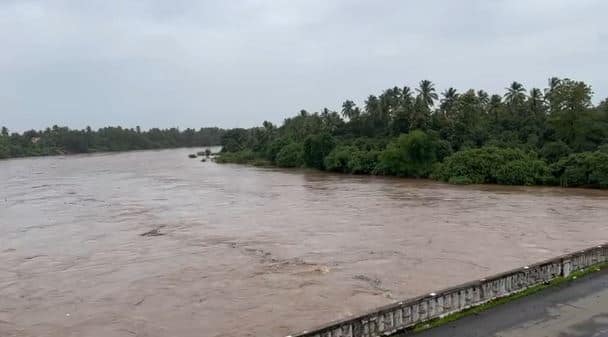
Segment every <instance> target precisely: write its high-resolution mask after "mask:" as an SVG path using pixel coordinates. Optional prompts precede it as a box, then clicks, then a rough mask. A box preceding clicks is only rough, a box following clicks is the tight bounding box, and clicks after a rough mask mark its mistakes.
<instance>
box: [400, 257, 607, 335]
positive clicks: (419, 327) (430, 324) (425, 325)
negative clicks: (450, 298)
mask: <svg viewBox="0 0 608 337" xmlns="http://www.w3.org/2000/svg"><path fill="white" fill-rule="evenodd" d="M606 268H608V262H605V263H601V264H597V265H595V266H591V267H588V268H585V269H581V270H578V271H575V272H573V273H572V274H570V275H568V277H562V276H560V277H557V278H555V279H553V280H551V281H549V282H547V283H542V284H538V285H535V286H532V287H530V288H527V289H526V290H523V291H520V292H518V293H515V294H512V295H509V296H505V297H501V298H497V299H494V300H490V301H488V302H486V303H484V304H481V305H478V306H475V307H471V308H469V309H466V310H463V311H459V312H456V313H453V314H449V315H447V316H445V317H439V318H434V319H432V320H430V321H427V322H422V323H418V324H416V325H414V326H413V327H411V328H409V329H407V331H413V332H421V331H424V330H428V329H432V328H436V327H439V326H441V325H444V324H448V323H451V322H454V321H457V320H459V319H461V318H464V317H467V316H470V315H477V314H479V313H482V312H484V311H486V310H489V309H491V308H494V307H496V306H499V305H502V304H506V303H509V302H513V301H515V300H518V299H520V298H523V297H526V296H530V295H533V294H536V293H538V292H541V291H543V290H545V289H548V288H551V287H555V286H558V285H562V284H565V283H568V282H572V281H574V280H576V279H578V278H581V277H583V276H586V275H588V274H592V273H595V272H598V271H600V270H603V269H606Z"/></svg>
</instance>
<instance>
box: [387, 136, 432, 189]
mask: <svg viewBox="0 0 608 337" xmlns="http://www.w3.org/2000/svg"><path fill="white" fill-rule="evenodd" d="M436 151H437V143H436V140H435V139H434V138H433V137H431V136H429V135H427V134H426V133H424V132H423V131H420V130H415V131H412V132H410V133H409V134H402V135H401V136H399V138H397V139H396V140H395V141H393V142H391V143H390V144H389V145H388V146H387V147H386V150H384V151H382V153H381V154H380V163H379V169H380V170H381V171H382V172H383V173H385V174H393V175H398V176H410V177H427V176H428V175H429V174H430V173H431V171H432V167H433V164H434V163H435V162H436V161H437V154H436Z"/></svg>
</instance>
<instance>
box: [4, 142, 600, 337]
mask: <svg viewBox="0 0 608 337" xmlns="http://www.w3.org/2000/svg"><path fill="white" fill-rule="evenodd" d="M192 151H193V150H188V149H180V150H166V151H144V152H129V153H120V154H96V155H83V156H69V157H52V158H51V157H49V158H33V159H16V160H5V161H0V261H1V263H0V336H3V337H8V336H32V337H34V336H35V337H41V336H52V337H66V336H74V337H81V336H87V337H113V336H154V337H156V336H158V337H161V336H176V337H178V336H181V337H194V336H196V337H200V336H203V337H217V336H269V337H272V336H284V335H286V334H288V333H294V332H297V331H299V330H303V329H307V328H311V327H314V326H315V325H318V324H322V323H324V322H327V321H329V320H333V319H338V318H342V317H346V316H347V315H350V314H356V313H358V312H361V311H365V310H367V309H371V308H373V307H375V306H378V305H382V304H387V303H390V302H392V301H395V300H397V299H403V298H407V297H410V296H414V295H419V294H423V293H425V292H428V291H431V290H437V289H439V288H442V287H446V286H450V285H454V284H457V283H461V282H465V281H469V280H472V279H475V278H478V277H482V276H487V275H490V274H493V273H496V272H501V271H505V270H508V269H510V268H514V267H518V266H521V265H524V264H526V263H530V262H535V261H538V260H541V259H544V258H549V257H552V256H554V255H558V254H562V253H565V252H568V251H572V250H575V249H579V248H584V247H587V246H591V245H594V244H599V243H604V242H605V241H608V225H607V224H608V220H607V219H608V192H605V191H596V190H576V189H558V188H522V187H517V188H512V187H511V188H509V187H499V186H467V187H459V186H451V185H446V184H441V183H436V182H431V181H416V180H406V179H394V178H379V177H368V176H347V175H331V174H326V173H320V172H310V171H297V170H290V171H283V170H277V169H265V168H253V167H247V166H236V165H218V164H215V163H212V162H200V161H199V160H198V159H188V158H187V154H188V153H189V152H192Z"/></svg>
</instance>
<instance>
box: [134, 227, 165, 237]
mask: <svg viewBox="0 0 608 337" xmlns="http://www.w3.org/2000/svg"><path fill="white" fill-rule="evenodd" d="M139 235H141V236H161V235H165V233H161V232H160V228H154V229H153V230H150V231H147V232H145V233H141V234H139Z"/></svg>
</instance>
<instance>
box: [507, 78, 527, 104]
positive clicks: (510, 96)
mask: <svg viewBox="0 0 608 337" xmlns="http://www.w3.org/2000/svg"><path fill="white" fill-rule="evenodd" d="M505 89H507V93H506V94H505V102H506V103H507V104H508V105H513V104H515V103H521V102H523V101H524V99H525V98H526V88H524V86H523V85H522V84H521V83H519V82H513V83H511V86H509V87H508V88H505Z"/></svg>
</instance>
